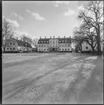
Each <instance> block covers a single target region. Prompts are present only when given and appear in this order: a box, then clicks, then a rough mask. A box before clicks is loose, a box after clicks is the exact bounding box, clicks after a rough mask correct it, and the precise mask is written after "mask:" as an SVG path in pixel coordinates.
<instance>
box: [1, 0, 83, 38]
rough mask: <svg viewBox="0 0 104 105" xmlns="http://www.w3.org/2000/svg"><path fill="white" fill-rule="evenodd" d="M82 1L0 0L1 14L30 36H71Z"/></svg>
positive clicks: (77, 21) (76, 23)
mask: <svg viewBox="0 0 104 105" xmlns="http://www.w3.org/2000/svg"><path fill="white" fill-rule="evenodd" d="M83 2H84V1H56V2H54V1H2V15H3V16H4V17H5V18H8V19H9V20H10V21H12V22H13V23H14V24H15V25H16V27H17V28H18V29H17V32H18V33H26V34H28V35H29V36H30V37H32V38H39V37H40V36H41V37H45V36H46V37H50V36H55V37H58V36H60V37H64V36H72V35H73V29H74V27H75V26H78V25H79V22H80V21H79V20H78V19H77V15H78V13H79V10H81V9H83V8H82V4H83Z"/></svg>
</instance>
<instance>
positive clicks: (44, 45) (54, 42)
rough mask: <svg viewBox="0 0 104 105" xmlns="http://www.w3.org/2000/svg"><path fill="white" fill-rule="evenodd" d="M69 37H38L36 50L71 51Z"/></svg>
mask: <svg viewBox="0 0 104 105" xmlns="http://www.w3.org/2000/svg"><path fill="white" fill-rule="evenodd" d="M69 40H70V38H48V39H47V38H44V39H39V41H38V45H37V50H38V51H42V52H51V51H71V43H70V41H69Z"/></svg>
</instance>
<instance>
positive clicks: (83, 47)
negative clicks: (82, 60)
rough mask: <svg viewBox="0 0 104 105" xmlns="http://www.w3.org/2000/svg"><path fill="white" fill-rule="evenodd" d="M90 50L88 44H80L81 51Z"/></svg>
mask: <svg viewBox="0 0 104 105" xmlns="http://www.w3.org/2000/svg"><path fill="white" fill-rule="evenodd" d="M91 50H92V48H91V46H90V45H89V44H87V43H86V42H83V43H82V51H91Z"/></svg>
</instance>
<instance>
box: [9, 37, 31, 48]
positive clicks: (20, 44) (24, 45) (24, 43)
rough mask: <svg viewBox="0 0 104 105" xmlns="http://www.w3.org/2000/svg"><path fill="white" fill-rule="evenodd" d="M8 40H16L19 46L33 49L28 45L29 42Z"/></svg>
mask: <svg viewBox="0 0 104 105" xmlns="http://www.w3.org/2000/svg"><path fill="white" fill-rule="evenodd" d="M8 40H15V41H16V42H17V43H18V46H23V47H30V48H32V47H31V45H30V44H29V43H27V42H24V41H21V40H18V39H14V38H12V39H8Z"/></svg>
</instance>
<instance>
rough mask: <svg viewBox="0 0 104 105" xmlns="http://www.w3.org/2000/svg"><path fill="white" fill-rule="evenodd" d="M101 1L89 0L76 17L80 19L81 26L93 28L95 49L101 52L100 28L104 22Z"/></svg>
mask: <svg viewBox="0 0 104 105" xmlns="http://www.w3.org/2000/svg"><path fill="white" fill-rule="evenodd" d="M103 8H104V7H103V1H89V2H88V4H85V5H84V10H83V11H81V12H80V14H79V15H78V18H79V19H81V21H82V24H83V27H84V26H85V27H89V28H94V30H95V32H96V41H97V51H98V54H100V52H101V46H100V41H101V38H100V36H101V29H102V27H103V24H104V20H103V17H104V12H103Z"/></svg>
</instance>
